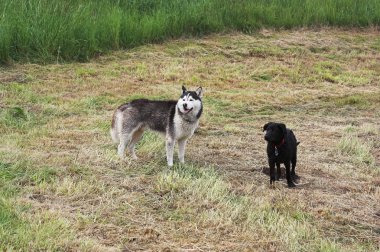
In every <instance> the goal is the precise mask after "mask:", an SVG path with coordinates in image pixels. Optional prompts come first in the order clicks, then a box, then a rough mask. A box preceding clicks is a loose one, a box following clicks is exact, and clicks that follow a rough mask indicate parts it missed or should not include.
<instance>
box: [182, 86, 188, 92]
mask: <svg viewBox="0 0 380 252" xmlns="http://www.w3.org/2000/svg"><path fill="white" fill-rule="evenodd" d="M186 91H187V90H186V88H185V86H183V85H182V93H185V92H186Z"/></svg>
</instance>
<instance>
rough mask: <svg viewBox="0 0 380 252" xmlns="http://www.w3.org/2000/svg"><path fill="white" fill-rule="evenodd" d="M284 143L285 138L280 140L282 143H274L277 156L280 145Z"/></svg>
mask: <svg viewBox="0 0 380 252" xmlns="http://www.w3.org/2000/svg"><path fill="white" fill-rule="evenodd" d="M283 144H285V138H283V139H282V141H281V142H280V144H275V145H274V155H275V156H276V157H277V156H278V147H280V146H281V145H283Z"/></svg>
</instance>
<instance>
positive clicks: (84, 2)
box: [0, 0, 380, 64]
mask: <svg viewBox="0 0 380 252" xmlns="http://www.w3.org/2000/svg"><path fill="white" fill-rule="evenodd" d="M379 24H380V1H378V0H366V1H357V0H240V1H235V0H191V1H190V0H92V1H88V0H65V1H61V0H2V1H0V63H3V64H4V63H9V62H11V61H29V62H39V63H45V62H54V61H68V60H75V61H85V60H87V59H89V58H90V57H92V56H95V55H97V54H99V53H102V52H105V51H108V50H113V49H120V48H129V47H133V46H136V45H140V44H144V43H151V42H160V41H163V40H164V39H167V38H175V37H179V36H183V35H202V34H208V33H211V32H220V31H224V30H238V31H243V32H251V31H254V30H256V29H259V28H262V27H273V28H292V27H300V26H320V25H333V26H370V25H379Z"/></svg>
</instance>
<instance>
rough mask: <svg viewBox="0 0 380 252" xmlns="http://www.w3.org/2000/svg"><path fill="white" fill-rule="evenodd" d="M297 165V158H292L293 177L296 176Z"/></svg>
mask: <svg viewBox="0 0 380 252" xmlns="http://www.w3.org/2000/svg"><path fill="white" fill-rule="evenodd" d="M296 165H297V158H296V157H295V158H293V160H292V173H291V175H292V177H293V179H294V178H296Z"/></svg>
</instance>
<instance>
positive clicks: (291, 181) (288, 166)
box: [285, 160, 296, 187]
mask: <svg viewBox="0 0 380 252" xmlns="http://www.w3.org/2000/svg"><path fill="white" fill-rule="evenodd" d="M285 168H286V180H287V182H288V187H295V186H296V185H295V184H294V183H293V180H292V177H291V175H290V160H289V161H287V162H285Z"/></svg>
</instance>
